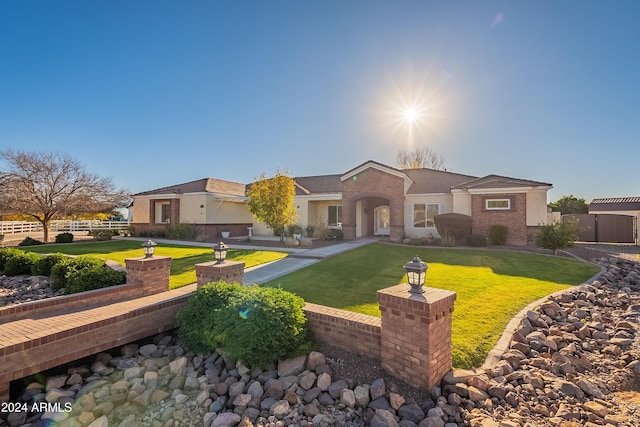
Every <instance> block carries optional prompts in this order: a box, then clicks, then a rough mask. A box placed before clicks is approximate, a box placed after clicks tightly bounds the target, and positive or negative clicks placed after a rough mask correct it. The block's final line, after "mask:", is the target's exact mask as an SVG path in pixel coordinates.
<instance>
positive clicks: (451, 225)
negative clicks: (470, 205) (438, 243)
mask: <svg viewBox="0 0 640 427" xmlns="http://www.w3.org/2000/svg"><path fill="white" fill-rule="evenodd" d="M433 221H434V222H435V225H436V230H438V234H440V236H442V237H443V239H444V236H451V237H453V238H454V239H455V240H456V241H458V242H464V241H465V239H466V238H467V236H469V235H470V234H471V217H470V216H469V215H464V214H460V213H445V214H441V215H436V216H435V217H433Z"/></svg>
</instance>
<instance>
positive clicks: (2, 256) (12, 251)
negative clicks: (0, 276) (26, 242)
mask: <svg viewBox="0 0 640 427" xmlns="http://www.w3.org/2000/svg"><path fill="white" fill-rule="evenodd" d="M22 252H24V251H21V250H20V249H16V248H3V249H0V271H4V266H5V264H6V263H7V260H8V259H9V258H12V257H14V256H16V254H19V253H22Z"/></svg>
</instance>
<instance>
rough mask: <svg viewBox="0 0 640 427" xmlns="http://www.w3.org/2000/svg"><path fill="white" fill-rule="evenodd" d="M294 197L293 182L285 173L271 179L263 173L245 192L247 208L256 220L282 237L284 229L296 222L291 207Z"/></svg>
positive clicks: (294, 213) (296, 216) (294, 210)
mask: <svg viewBox="0 0 640 427" xmlns="http://www.w3.org/2000/svg"><path fill="white" fill-rule="evenodd" d="M295 195H296V188H295V181H294V179H293V178H292V177H290V176H289V175H288V174H287V173H286V172H283V171H278V172H277V173H276V174H275V176H274V177H273V178H267V176H266V175H265V174H264V172H263V173H262V174H261V175H260V177H259V178H258V179H257V180H256V181H255V182H254V183H253V184H251V186H250V187H249V190H247V197H248V200H247V207H248V209H249V212H251V214H252V215H253V216H254V217H256V219H257V220H258V221H260V222H262V223H263V224H265V225H266V226H267V227H269V229H271V230H272V231H273V232H274V233H279V234H280V240H282V239H283V236H284V228H285V227H286V226H287V225H290V224H294V223H296V221H297V220H298V213H297V212H296V209H295V207H294V205H293V202H294V198H295Z"/></svg>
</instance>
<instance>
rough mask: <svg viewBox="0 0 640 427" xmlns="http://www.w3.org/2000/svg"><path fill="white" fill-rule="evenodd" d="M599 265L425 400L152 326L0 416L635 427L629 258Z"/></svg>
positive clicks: (315, 360) (5, 421) (636, 307)
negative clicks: (260, 361) (195, 346)
mask: <svg viewBox="0 0 640 427" xmlns="http://www.w3.org/2000/svg"><path fill="white" fill-rule="evenodd" d="M599 262H600V263H601V264H602V265H604V266H606V272H605V273H604V274H603V275H602V276H601V277H599V278H598V280H595V281H593V283H591V284H588V285H582V286H578V287H575V288H571V289H570V290H568V291H567V292H565V293H562V294H559V295H557V296H554V297H552V298H550V299H549V300H548V301H547V302H545V303H543V304H541V305H540V306H539V307H537V308H536V309H534V310H531V311H529V312H528V313H527V316H526V318H524V319H523V320H522V322H521V323H520V326H519V327H518V328H517V330H516V332H515V333H514V336H513V339H512V342H511V345H510V348H509V349H508V350H507V351H506V352H505V353H504V355H502V357H501V358H500V360H499V361H498V362H497V363H495V364H493V365H492V366H490V367H488V368H486V369H484V370H477V371H464V370H463V371H453V372H450V373H449V374H448V375H447V376H446V377H445V378H444V380H443V382H442V387H436V388H434V389H433V390H431V393H430V394H429V395H428V396H427V395H420V397H416V396H417V395H416V393H415V390H411V391H409V390H405V389H400V388H398V387H397V386H395V385H394V384H392V383H391V381H389V380H387V381H385V380H384V379H382V378H377V379H376V378H371V380H370V381H368V382H365V383H359V384H356V383H355V382H354V381H351V380H349V379H348V378H338V377H337V375H336V374H335V373H334V371H335V369H333V365H334V361H333V360H331V359H330V358H329V357H326V356H325V355H324V354H322V353H318V352H313V353H311V354H309V355H308V357H300V358H296V359H292V360H287V361H281V362H280V363H278V364H277V365H274V366H270V367H268V368H267V369H264V370H263V369H250V368H248V367H246V366H244V365H243V364H241V363H232V362H231V361H229V360H227V359H226V358H225V357H224V356H221V355H219V354H218V353H215V352H214V353H211V354H206V355H199V354H193V353H191V352H188V351H186V350H185V349H184V348H183V347H182V346H181V345H180V342H179V340H177V339H176V338H175V337H173V336H171V335H158V336H156V337H155V338H154V339H153V342H143V343H137V344H128V345H126V346H123V347H121V348H120V349H119V350H118V352H117V354H114V355H111V354H107V353H101V354H98V355H96V356H95V357H93V358H92V360H91V362H90V363H88V364H87V365H85V366H74V367H71V368H69V369H68V370H67V371H66V372H65V373H64V374H59V375H52V376H49V377H48V378H47V379H46V381H44V384H41V383H36V382H34V383H31V384H29V385H28V386H27V387H26V389H25V390H24V391H22V395H21V397H20V399H19V400H18V401H19V402H26V403H28V404H29V405H32V404H33V403H34V402H48V403H49V404H54V403H58V404H59V406H58V407H57V408H58V409H60V408H69V407H70V410H69V411H67V410H64V409H63V410H52V411H50V412H44V413H42V412H28V411H27V412H25V411H17V412H13V413H11V414H8V415H7V414H3V415H2V417H1V418H0V425H9V426H11V427H15V426H21V425H32V426H39V425H49V424H48V423H50V422H51V421H52V420H53V421H55V422H57V423H58V425H62V426H73V427H75V426H78V427H81V426H90V427H100V426H108V425H109V426H123V427H124V426H154V427H156V426H157V427H161V426H167V427H168V426H203V425H204V426H205V427H222V426H236V425H238V426H242V427H248V426H254V425H255V426H278V427H279V426H365V425H368V426H374V427H382V426H393V427H396V426H401V427H412V426H419V427H432V426H434V427H453V426H456V425H471V426H486V427H489V426H501V427H510V426H514V427H515V426H579V425H584V426H598V425H606V426H638V425H640V398H639V397H638V396H640V394H637V393H634V391H639V390H640V381H639V379H640V338H639V335H638V331H639V329H640V264H638V263H634V262H629V261H623V260H620V259H615V258H611V259H610V258H603V259H601V260H600V261H599ZM634 399H636V400H634Z"/></svg>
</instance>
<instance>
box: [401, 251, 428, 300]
mask: <svg viewBox="0 0 640 427" xmlns="http://www.w3.org/2000/svg"><path fill="white" fill-rule="evenodd" d="M428 268H429V266H428V265H427V264H425V263H424V262H422V260H421V259H420V258H418V257H417V256H415V257H414V258H413V260H412V261H411V262H408V263H406V264H405V266H404V269H405V270H406V272H407V278H408V279H409V285H410V286H411V288H410V289H409V293H411V294H417V295H421V294H423V293H424V289H422V285H424V282H425V278H426V276H427V269H428Z"/></svg>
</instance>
